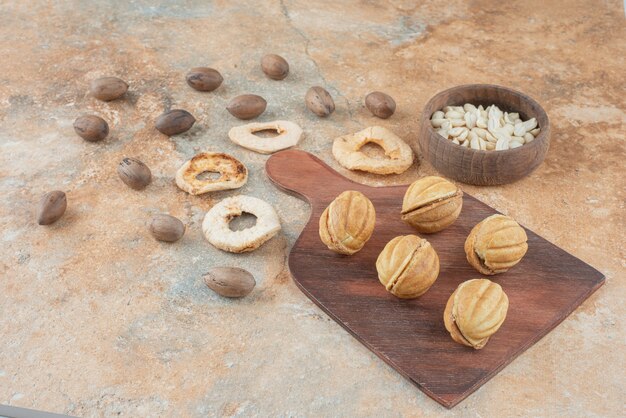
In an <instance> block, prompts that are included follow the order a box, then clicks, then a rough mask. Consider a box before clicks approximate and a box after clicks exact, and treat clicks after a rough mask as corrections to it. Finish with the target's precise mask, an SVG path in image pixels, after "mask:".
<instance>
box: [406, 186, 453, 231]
mask: <svg viewBox="0 0 626 418" xmlns="http://www.w3.org/2000/svg"><path fill="white" fill-rule="evenodd" d="M462 206H463V192H462V191H461V189H459V188H458V187H457V186H456V185H454V183H451V182H449V181H448V180H445V179H443V178H441V177H437V176H428V177H423V178H421V179H419V180H416V181H415V182H413V184H411V185H410V186H409V188H408V189H407V191H406V193H405V195H404V200H403V201H402V212H401V213H402V220H403V221H404V222H406V223H408V224H409V225H411V226H413V227H414V228H415V229H417V230H418V231H419V232H423V233H428V234H431V233H433V232H438V231H441V230H442V229H444V228H447V227H448V226H450V225H452V224H453V223H454V221H456V218H458V217H459V214H460V213H461V207H462Z"/></svg>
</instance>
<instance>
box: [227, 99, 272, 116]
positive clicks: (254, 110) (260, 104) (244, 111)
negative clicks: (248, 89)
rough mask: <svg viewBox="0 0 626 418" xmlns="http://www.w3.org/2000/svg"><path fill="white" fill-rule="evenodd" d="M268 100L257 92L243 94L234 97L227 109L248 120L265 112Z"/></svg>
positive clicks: (232, 113) (234, 114)
mask: <svg viewBox="0 0 626 418" xmlns="http://www.w3.org/2000/svg"><path fill="white" fill-rule="evenodd" d="M266 107H267V102H266V101H265V99H264V98H262V97H261V96H257V95H255V94H242V95H241V96H237V97H235V98H234V99H232V100H231V101H230V102H229V103H228V106H226V110H228V112H229V113H230V114H231V115H233V116H234V117H236V118H238V119H243V120H248V119H253V118H256V117H257V116H259V115H260V114H261V113H263V112H265V108H266Z"/></svg>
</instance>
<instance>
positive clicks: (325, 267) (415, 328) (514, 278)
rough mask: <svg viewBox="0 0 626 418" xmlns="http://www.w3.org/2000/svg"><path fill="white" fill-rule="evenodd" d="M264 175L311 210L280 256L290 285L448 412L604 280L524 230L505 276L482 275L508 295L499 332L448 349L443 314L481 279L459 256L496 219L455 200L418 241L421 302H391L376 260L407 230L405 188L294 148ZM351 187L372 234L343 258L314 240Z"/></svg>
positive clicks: (472, 203)
mask: <svg viewBox="0 0 626 418" xmlns="http://www.w3.org/2000/svg"><path fill="white" fill-rule="evenodd" d="M266 171H267V174H268V176H269V178H270V179H271V180H272V181H273V182H274V183H275V184H276V185H277V186H278V187H279V188H281V189H282V190H284V191H286V192H289V193H292V194H295V195H297V196H299V197H301V198H303V199H305V200H306V201H308V202H309V203H310V205H311V218H310V219H309V222H308V223H307V225H306V226H305V227H304V230H303V231H302V233H301V234H300V237H299V238H298V240H297V241H296V243H295V245H294V246H293V248H292V250H291V253H290V254H289V269H290V270H291V274H292V276H293V279H294V281H295V282H296V284H297V285H298V286H299V288H300V289H301V290H302V291H303V292H304V294H305V295H307V296H308V297H309V298H310V299H311V300H312V301H313V302H315V303H316V304H317V305H318V306H319V307H320V308H321V309H322V310H324V312H326V313H327V314H328V315H329V316H330V317H331V318H333V319H334V320H335V321H337V322H338V323H339V324H340V325H341V326H342V327H344V328H345V329H346V330H348V331H349V332H350V333H351V334H352V335H353V336H354V337H355V338H357V339H358V340H359V341H360V342H361V343H363V344H364V345H365V346H366V347H368V348H369V349H370V350H372V351H373V352H374V353H375V354H376V355H378V356H379V357H380V358H381V359H383V360H384V361H385V362H387V363H388V364H389V365H391V366H392V367H393V368H394V369H396V370H397V371H398V372H399V373H400V374H402V375H403V376H405V377H406V378H407V379H409V380H410V381H411V382H412V383H414V384H415V385H417V386H418V387H419V388H420V389H421V390H422V391H424V392H425V393H426V394H427V395H428V396H430V397H431V398H433V399H435V400H436V401H437V402H439V403H441V404H442V405H444V406H445V407H447V408H452V407H453V406H455V405H456V404H458V403H459V402H460V401H462V400H463V399H465V398H466V397H467V396H469V395H470V394H471V393H472V392H474V391H475V390H476V389H478V388H479V387H480V386H481V385H483V384H484V383H485V382H487V381H488V380H489V379H490V378H492V377H493V376H494V375H495V374H496V373H498V372H499V371H500V370H502V368H503V367H505V366H506V365H507V364H509V363H510V362H511V361H512V360H513V359H515V358H516V357H517V356H518V355H519V354H521V353H522V352H524V350H526V349H527V348H529V347H530V346H532V345H533V344H534V343H536V342H537V341H538V340H539V339H540V338H541V337H543V336H544V335H546V334H547V333H548V332H549V331H550V330H552V329H553V328H554V327H555V326H556V325H558V324H559V323H560V322H561V321H563V320H564V319H565V318H566V317H567V316H568V315H569V314H570V313H571V312H572V311H573V310H574V309H576V307H578V306H579V305H580V304H581V303H582V302H583V301H584V300H585V299H586V298H587V297H589V295H591V294H592V293H593V292H594V291H595V290H596V289H598V288H599V287H600V286H601V285H602V284H603V283H604V276H603V275H602V273H600V272H599V271H597V270H595V269H594V268H593V267H591V266H589V265H588V264H586V263H584V262H583V261H581V260H579V259H577V258H576V257H574V256H572V255H570V254H568V253H567V252H565V251H564V250H562V249H560V248H558V247H557V246H555V245H554V244H551V243H550V242H548V241H546V240H545V239H543V238H541V237H540V236H538V235H537V234H535V233H533V232H532V231H529V230H526V232H527V234H528V246H529V247H528V252H527V254H526V256H525V257H524V258H523V260H522V261H521V262H520V263H519V264H518V265H517V266H515V267H514V268H513V269H511V270H510V271H508V272H506V273H503V274H500V275H497V276H492V277H490V279H491V280H494V281H495V282H497V283H499V284H500V285H501V286H502V288H503V289H504V291H505V292H506V294H507V295H508V297H509V303H510V305H509V311H508V315H507V317H506V320H505V322H504V324H503V325H502V327H501V328H500V330H499V331H498V332H497V333H496V334H495V335H494V336H492V337H491V339H490V340H489V343H488V344H487V346H486V347H485V348H483V349H482V350H474V349H472V348H469V347H465V346H462V345H460V344H457V343H455V342H454V341H452V339H451V338H450V335H449V334H448V332H447V331H446V329H445V327H444V325H443V311H444V307H445V304H446V301H447V300H448V297H449V296H450V295H451V294H452V292H453V291H454V289H455V288H456V287H457V286H458V285H459V283H461V282H463V281H465V280H469V279H474V278H479V277H481V274H480V273H478V272H477V271H475V270H474V269H473V268H472V267H471V266H470V265H469V264H468V262H467V260H466V259H465V253H464V250H463V243H464V242H465V238H466V237H467V235H468V234H469V232H470V230H471V229H472V227H473V226H474V225H475V224H477V223H478V222H479V221H481V220H482V219H484V218H485V217H487V216H489V215H492V214H494V213H498V212H497V211H496V210H494V209H493V208H491V207H489V206H487V205H485V204H484V203H481V202H480V201H478V200H476V199H475V198H473V197H471V196H469V195H468V194H465V195H464V198H463V210H462V212H461V215H460V217H459V219H458V220H457V221H456V222H455V223H454V224H453V225H452V226H450V227H449V228H447V229H445V230H444V231H442V232H439V233H436V234H431V235H422V236H423V237H424V238H426V239H428V240H429V241H430V242H431V243H432V245H433V247H434V248H435V250H436V251H437V253H438V255H439V259H440V264H441V271H440V274H439V277H438V279H437V281H436V282H435V284H434V285H433V286H432V287H431V288H430V290H429V291H428V292H427V293H426V294H424V295H423V296H422V297H420V298H418V299H414V300H401V299H398V298H396V297H394V296H393V295H391V294H389V293H388V292H387V291H386V290H385V288H384V287H383V286H382V285H381V284H380V282H379V281H378V277H377V273H376V267H375V263H376V258H377V257H378V254H379V253H380V252H381V250H382V249H383V247H384V246H385V244H386V243H387V242H388V241H390V240H391V239H392V238H394V237H396V236H398V235H406V234H414V233H416V232H415V231H414V230H413V229H412V228H411V227H410V226H408V225H406V224H405V223H404V222H402V221H401V219H400V209H401V206H402V197H403V196H404V192H405V190H406V186H395V187H380V188H376V187H369V186H365V185H361V184H358V183H355V182H352V181H350V180H348V179H346V178H345V177H343V176H341V175H340V174H338V173H337V172H335V171H333V170H332V169H331V168H330V167H328V166H327V165H326V164H324V163H323V162H322V161H321V160H319V159H318V158H316V157H314V156H313V155H311V154H308V153H306V152H303V151H296V150H287V151H282V152H279V153H277V154H274V155H272V156H271V157H270V158H269V160H268V161H267V164H266ZM345 190H358V191H360V192H362V193H364V194H365V195H366V196H367V197H369V198H370V200H371V201H372V203H373V204H374V207H375V209H376V228H375V230H374V234H373V235H372V238H371V239H370V241H368V243H367V244H366V245H365V247H364V248H363V249H362V250H361V251H360V252H358V253H357V254H355V255H352V256H343V255H339V254H335V253H333V252H331V251H330V250H328V249H327V248H326V246H325V245H324V244H323V243H322V242H321V240H320V238H319V235H318V221H319V217H320V215H321V213H322V211H323V210H324V208H325V207H326V206H327V205H328V204H329V203H330V202H331V201H332V200H333V199H334V198H335V197H336V196H337V195H338V194H339V193H341V192H343V191H345Z"/></svg>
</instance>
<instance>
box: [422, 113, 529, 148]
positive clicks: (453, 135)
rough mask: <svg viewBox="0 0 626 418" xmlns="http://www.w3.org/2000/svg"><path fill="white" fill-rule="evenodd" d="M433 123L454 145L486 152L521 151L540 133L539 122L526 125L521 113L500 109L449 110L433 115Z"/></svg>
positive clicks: (526, 122)
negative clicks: (520, 148)
mask: <svg viewBox="0 0 626 418" xmlns="http://www.w3.org/2000/svg"><path fill="white" fill-rule="evenodd" d="M430 123H431V125H432V127H433V128H435V129H437V133H438V134H439V135H441V136H443V137H444V138H446V139H449V140H451V141H452V143H454V144H457V145H460V146H462V147H465V148H471V149H475V150H483V151H503V150H508V149H514V148H518V147H521V146H522V145H524V144H528V143H530V142H532V141H533V140H534V139H535V138H536V137H537V135H539V132H540V128H539V127H538V126H537V120H536V119H535V118H531V119H528V120H526V121H523V120H522V119H521V118H520V115H519V113H508V112H503V111H502V110H500V108H498V106H496V105H490V106H487V107H486V108H484V107H483V105H479V106H478V107H476V106H474V105H473V104H471V103H465V104H464V105H463V106H446V107H444V108H443V110H439V111H437V112H435V113H433V115H432V117H431V119H430Z"/></svg>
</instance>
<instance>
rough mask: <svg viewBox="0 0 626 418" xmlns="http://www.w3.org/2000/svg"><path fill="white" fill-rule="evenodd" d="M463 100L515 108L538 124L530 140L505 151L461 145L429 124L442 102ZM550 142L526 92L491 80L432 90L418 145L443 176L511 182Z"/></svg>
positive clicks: (480, 182)
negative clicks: (439, 90) (489, 81)
mask: <svg viewBox="0 0 626 418" xmlns="http://www.w3.org/2000/svg"><path fill="white" fill-rule="evenodd" d="M465 103H472V104H473V105H476V106H478V105H481V104H482V105H483V106H485V107H486V106H489V105H492V104H495V105H497V106H498V107H499V108H500V109H502V110H503V111H507V112H519V114H520V117H521V118H522V119H523V120H527V119H530V118H533V117H534V118H537V123H538V126H539V127H540V128H541V131H540V132H539V135H537V138H535V140H534V141H532V142H531V143H530V144H525V145H524V146H521V147H518V148H515V149H512V150H506V151H480V150H474V149H471V148H465V147H461V146H459V145H456V144H453V143H452V141H450V140H448V139H446V138H444V137H442V136H441V135H439V134H438V133H437V132H436V131H435V130H434V129H433V127H432V126H431V124H430V118H431V116H432V114H433V113H434V112H435V111H437V110H441V109H443V108H444V107H445V106H460V105H463V104H465ZM549 145H550V121H549V119H548V115H547V114H546V112H545V111H544V110H543V108H542V107H541V106H540V105H539V103H537V102H536V101H534V100H533V99H532V98H530V97H529V96H527V95H525V94H523V93H520V92H518V91H515V90H511V89H509V88H506V87H501V86H496V85H491V84H468V85H463V86H457V87H453V88H451V89H448V90H444V91H442V92H440V93H438V94H436V95H435V96H434V97H433V98H432V99H430V100H429V101H428V103H426V106H425V107H424V111H423V113H422V118H421V125H420V134H419V148H420V150H421V153H422V155H424V157H425V158H426V159H427V160H428V161H429V162H430V163H431V164H432V165H433V166H434V167H435V168H436V169H437V171H439V172H440V173H442V174H444V175H445V176H446V177H450V178H452V179H454V180H458V181H460V182H463V183H469V184H475V185H479V186H488V185H498V184H506V183H512V182H514V181H517V180H519V179H521V178H522V177H525V176H527V175H528V174H530V173H531V172H532V171H533V170H534V169H535V168H537V167H538V166H539V164H541V163H542V162H543V159H544V158H545V156H546V153H547V152H548V147H549Z"/></svg>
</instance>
